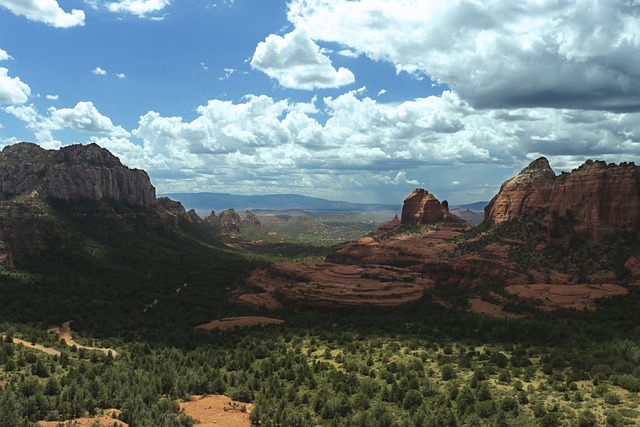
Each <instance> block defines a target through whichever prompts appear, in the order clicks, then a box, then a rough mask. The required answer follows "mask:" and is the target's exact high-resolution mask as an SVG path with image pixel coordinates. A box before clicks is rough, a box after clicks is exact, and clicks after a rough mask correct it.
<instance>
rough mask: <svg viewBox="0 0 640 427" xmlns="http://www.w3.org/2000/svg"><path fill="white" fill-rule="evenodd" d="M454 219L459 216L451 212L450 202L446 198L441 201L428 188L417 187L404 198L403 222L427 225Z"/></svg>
mask: <svg viewBox="0 0 640 427" xmlns="http://www.w3.org/2000/svg"><path fill="white" fill-rule="evenodd" d="M454 219H458V218H457V217H455V215H452V214H451V213H449V204H448V203H447V201H446V200H444V201H443V202H442V203H440V201H439V200H438V199H436V197H435V196H434V195H433V194H430V193H429V192H428V191H427V190H425V189H423V188H416V189H415V190H413V193H411V194H410V195H409V197H407V198H406V199H405V200H404V204H403V205H402V216H401V220H400V222H401V223H402V224H417V225H427V224H437V223H440V222H448V221H452V220H454ZM458 220H459V219H458Z"/></svg>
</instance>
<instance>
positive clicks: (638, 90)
mask: <svg viewBox="0 0 640 427" xmlns="http://www.w3.org/2000/svg"><path fill="white" fill-rule="evenodd" d="M288 19H289V20H290V21H291V22H292V23H293V24H294V25H295V27H296V29H297V30H298V31H299V30H303V31H305V32H306V34H308V37H309V38H311V39H313V40H316V41H325V42H336V43H339V44H341V45H342V46H345V47H348V48H349V49H352V50H354V51H357V52H362V53H363V54H365V55H367V56H368V57H370V58H371V59H373V60H376V61H386V62H389V63H391V64H393V65H394V66H395V67H396V70H397V71H398V72H401V71H405V72H407V73H410V74H414V75H418V76H419V75H428V76H429V77H430V78H432V79H433V80H435V81H437V82H439V83H444V84H447V85H449V87H450V88H451V89H453V90H455V91H456V92H457V93H458V94H460V96H461V97H462V98H463V99H465V100H467V101H468V102H470V104H471V105H473V106H475V107H478V108H517V107H552V108H575V109H606V110H610V111H625V110H626V111H629V110H634V111H635V110H639V109H640V55H638V54H637V53H638V50H639V48H640V7H639V6H638V4H637V2H631V1H617V0H585V1H539V0H522V1H519V2H517V4H515V3H514V2H513V1H511V0H495V1H485V2H479V1H472V0H461V1H439V0H398V1H393V2H388V1H384V0H366V1H364V0H356V1H353V0H292V1H291V2H290V4H289V13H288Z"/></svg>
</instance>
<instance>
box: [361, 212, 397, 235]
mask: <svg viewBox="0 0 640 427" xmlns="http://www.w3.org/2000/svg"><path fill="white" fill-rule="evenodd" d="M401 225H402V223H401V222H400V219H399V218H398V215H396V216H394V217H393V219H392V220H391V221H387V222H385V223H384V224H382V225H381V226H380V227H378V228H376V229H375V230H373V231H372V232H370V233H369V234H368V235H369V236H380V235H383V234H386V233H388V232H390V231H393V230H395V229H396V228H398V227H400V226H401Z"/></svg>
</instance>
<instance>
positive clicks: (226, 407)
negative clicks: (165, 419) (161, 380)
mask: <svg viewBox="0 0 640 427" xmlns="http://www.w3.org/2000/svg"><path fill="white" fill-rule="evenodd" d="M242 407H245V411H244V412H243V411H242ZM180 409H183V410H184V413H185V414H187V415H188V416H190V417H192V418H194V419H196V420H198V421H199V423H197V424H196V426H197V427H214V426H216V427H217V426H225V427H250V426H251V421H250V420H249V414H251V410H252V409H253V405H251V404H250V403H241V402H234V401H232V400H231V399H229V398H228V397H227V396H222V395H211V396H193V400H191V401H190V402H184V403H181V404H180Z"/></svg>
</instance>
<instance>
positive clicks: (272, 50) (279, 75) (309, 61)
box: [251, 30, 355, 90]
mask: <svg viewBox="0 0 640 427" xmlns="http://www.w3.org/2000/svg"><path fill="white" fill-rule="evenodd" d="M251 66H252V67H254V68H255V69H258V70H260V71H262V72H264V73H266V74H267V75H268V76H269V77H272V78H275V79H276V80H278V82H279V83H280V85H282V86H283V87H286V88H291V89H306V90H312V89H321V88H336V87H340V86H345V85H349V84H351V83H353V82H354V81H355V76H354V75H353V73H352V72H351V71H350V70H348V69H346V68H343V67H341V68H339V69H336V68H335V67H334V66H333V65H332V63H331V60H330V59H329V58H328V57H327V56H326V55H324V54H323V53H322V51H321V49H320V47H319V46H318V45H317V44H316V43H315V42H314V41H313V40H312V39H311V38H309V36H308V35H307V33H306V32H305V31H302V30H295V31H293V32H291V33H289V34H286V35H285V36H284V37H280V36H278V35H275V34H271V35H270V36H268V37H267V38H266V39H265V41H263V42H260V43H259V44H258V46H257V47H256V50H255V52H254V54H253V58H252V59H251Z"/></svg>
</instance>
